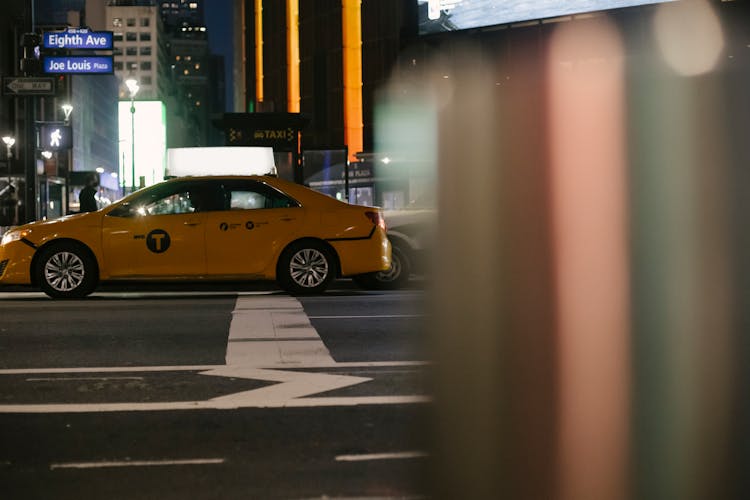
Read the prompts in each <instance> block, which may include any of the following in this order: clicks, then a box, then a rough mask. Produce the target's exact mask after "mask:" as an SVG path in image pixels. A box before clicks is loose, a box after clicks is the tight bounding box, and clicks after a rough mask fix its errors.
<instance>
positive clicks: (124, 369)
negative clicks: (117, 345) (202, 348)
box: [0, 361, 431, 375]
mask: <svg viewBox="0 0 750 500" xmlns="http://www.w3.org/2000/svg"><path fill="white" fill-rule="evenodd" d="M430 364H431V363H430V362H429V361H365V362H359V361H345V362H341V363H336V362H334V363H329V364H322V363H314V364H309V365H300V366H295V367H294V369H295V370H298V369H305V368H377V367H384V368H387V367H400V366H405V367H409V366H413V367H419V366H429V365H430ZM226 366H227V365H172V366H99V367H95V366H94V367H84V368H72V367H71V368H3V369H0V375H34V374H37V375H42V374H50V373H141V372H143V373H148V372H203V371H207V370H214V369H219V368H226Z"/></svg>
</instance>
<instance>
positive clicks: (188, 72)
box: [182, 70, 190, 75]
mask: <svg viewBox="0 0 750 500" xmlns="http://www.w3.org/2000/svg"><path fill="white" fill-rule="evenodd" d="M182 74H183V75H189V74H190V71H188V70H184V71H183V72H182Z"/></svg>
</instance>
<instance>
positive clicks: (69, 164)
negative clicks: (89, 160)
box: [42, 102, 73, 214]
mask: <svg viewBox="0 0 750 500" xmlns="http://www.w3.org/2000/svg"><path fill="white" fill-rule="evenodd" d="M60 107H61V108H62V110H63V113H65V124H66V125H69V124H70V115H71V113H73V105H72V104H70V103H67V102H66V103H65V104H63V105H62V106H60ZM42 154H44V153H42ZM65 160H66V161H65V213H66V214H69V213H70V188H71V186H70V171H71V170H73V151H71V150H68V152H67V153H66V157H65ZM58 161H59V157H58V156H57V153H55V170H56V171H57V175H60V170H59V169H60V166H59V165H58Z"/></svg>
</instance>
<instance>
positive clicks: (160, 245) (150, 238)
mask: <svg viewBox="0 0 750 500" xmlns="http://www.w3.org/2000/svg"><path fill="white" fill-rule="evenodd" d="M170 243H171V240H170V238H169V234H168V233H167V232H166V231H165V230H163V229H154V230H153V231H151V232H150V233H148V235H147V236H146V246H147V247H148V249H149V250H151V251H152V252H154V253H164V252H166V251H167V249H168V248H169V244H170Z"/></svg>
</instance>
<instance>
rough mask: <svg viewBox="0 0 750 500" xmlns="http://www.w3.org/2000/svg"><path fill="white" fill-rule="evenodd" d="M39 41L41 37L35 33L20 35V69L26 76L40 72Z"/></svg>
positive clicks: (40, 41) (39, 73)
mask: <svg viewBox="0 0 750 500" xmlns="http://www.w3.org/2000/svg"><path fill="white" fill-rule="evenodd" d="M41 43H42V38H41V36H39V35H38V34H37V33H24V34H23V35H22V36H21V46H22V47H23V58H22V59H21V68H20V69H21V72H22V73H23V74H24V75H26V76H37V75H41V74H42V62H41V61H40V60H39V44H41Z"/></svg>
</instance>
